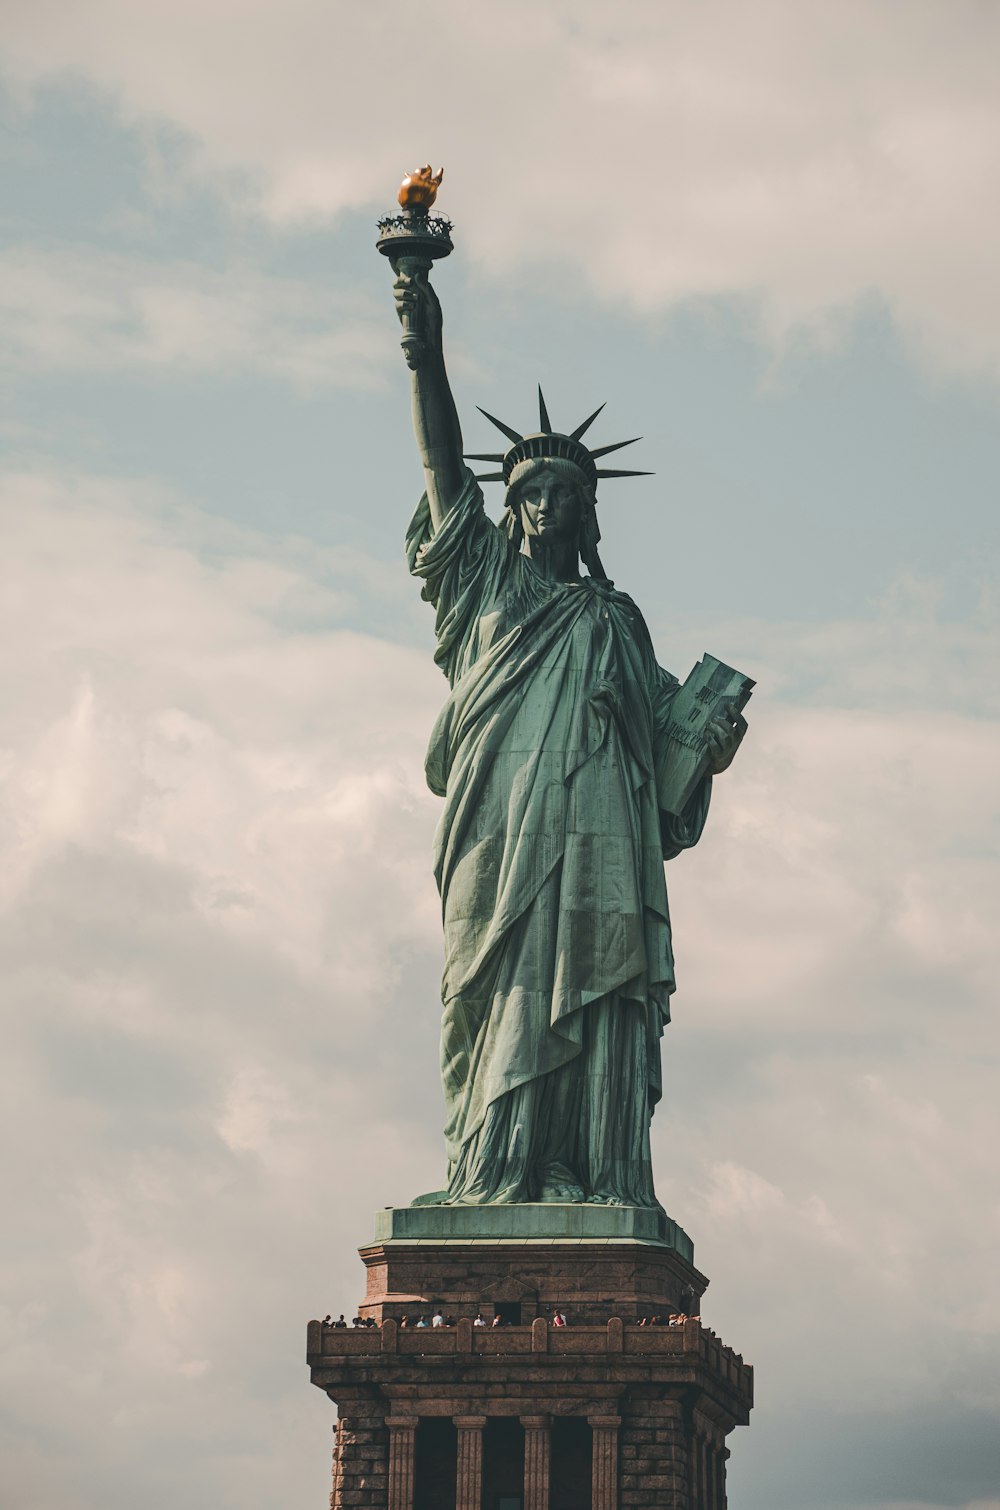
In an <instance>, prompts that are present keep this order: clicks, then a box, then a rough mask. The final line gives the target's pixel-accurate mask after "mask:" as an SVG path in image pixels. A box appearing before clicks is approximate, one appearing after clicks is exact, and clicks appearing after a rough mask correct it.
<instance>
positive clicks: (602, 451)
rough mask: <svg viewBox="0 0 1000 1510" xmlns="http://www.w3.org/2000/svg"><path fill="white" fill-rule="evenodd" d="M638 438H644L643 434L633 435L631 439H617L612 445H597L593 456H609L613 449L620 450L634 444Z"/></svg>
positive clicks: (592, 452)
mask: <svg viewBox="0 0 1000 1510" xmlns="http://www.w3.org/2000/svg"><path fill="white" fill-rule="evenodd" d="M637 440H642V436H641V435H633V437H632V439H631V440H616V441H615V443H614V445H611V446H595V447H594V449H593V450H592V451H591V453H590V454H591V456H594V457H597V456H607V455H608V454H609V453H610V452H611V451H620V450H621V448H622V446H634V445H635V443H636V441H637Z"/></svg>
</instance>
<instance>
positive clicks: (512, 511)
mask: <svg viewBox="0 0 1000 1510" xmlns="http://www.w3.org/2000/svg"><path fill="white" fill-rule="evenodd" d="M540 472H552V473H555V475H556V476H557V477H563V478H565V480H566V481H567V482H570V483H572V484H573V485H574V487H575V488H576V491H577V496H578V498H579V500H580V531H579V536H578V539H577V548H578V549H579V552H580V559H581V560H582V561H583V564H584V566H586V568H587V570H588V571H589V572H590V575H591V576H592V577H597V578H598V579H599V580H600V581H602V582H607V581H608V580H609V578H608V574H607V572H606V571H605V570H604V566H603V563H602V561H601V558H600V555H599V554H598V550H597V545H598V542H599V540H600V538H601V529H600V525H599V524H598V523H597V492H596V489H595V488H594V487H593V486H592V484H591V483H590V481H589V480H588V478H587V476H586V474H585V473H584V472H583V471H582V470H581V468H580V467H578V466H577V465H576V463H575V462H572V461H568V460H566V458H565V457H562V456H533V457H531V458H529V459H528V460H527V461H519V462H518V464H517V466H516V467H515V468H514V470H513V471H512V472H511V474H510V481H509V482H508V484H507V496H506V499H505V500H504V501H505V503H506V506H507V511H508V512H507V533H508V535H509V536H510V539H511V540H512V542H513V544H514V547H515V549H516V550H520V549H521V546H522V544H523V542H524V521H523V519H522V518H521V499H520V491H521V488H522V487H523V486H524V484H525V483H526V482H528V481H529V480H530V479H531V478H532V477H537V476H538V474H539V473H540Z"/></svg>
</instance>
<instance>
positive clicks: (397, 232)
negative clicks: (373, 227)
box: [375, 163, 454, 371]
mask: <svg viewBox="0 0 1000 1510" xmlns="http://www.w3.org/2000/svg"><path fill="white" fill-rule="evenodd" d="M443 177H444V169H443V168H441V169H440V170H439V171H438V172H437V173H432V172H431V166H430V163H427V165H426V166H425V167H423V168H418V169H417V170H416V172H414V173H408V174H407V176H406V177H405V178H404V179H403V182H402V184H401V185H400V188H399V194H398V195H397V198H398V200H399V203H400V206H401V210H402V213H401V214H399V215H386V216H384V217H383V218H382V219H381V220H380V221H379V223H378V241H377V242H376V243H375V245H376V246H377V247H378V249H379V251H380V252H381V253H382V256H383V257H388V259H389V262H390V264H391V266H392V270H393V272H394V273H395V274H396V276H397V277H398V276H399V275H400V274H401V273H402V274H403V275H404V276H406V277H412V276H413V275H414V274H415V273H429V272H430V269H431V263H432V262H434V261H436V260H437V258H438V257H447V256H448V254H449V253H450V252H452V251H453V250H454V248H453V246H452V244H451V221H450V220H445V219H444V218H443V216H441V215H431V214H430V213H429V211H430V208H431V206H432V205H433V203H434V200H435V199H436V197H437V191H438V188H439V186H440V183H441V180H442V178H443ZM402 323H403V336H402V340H401V341H400V345H401V346H402V348H403V355H404V357H405V358H406V365H407V367H409V368H410V369H411V371H412V370H415V369H416V368H417V367H419V366H420V363H421V361H422V359H423V356H424V352H425V349H426V348H425V346H424V336H423V332H422V331H421V330H420V329H419V328H418V326H419V320H418V318H417V316H415V315H413V314H410V313H409V312H407V313H404V315H403V321H402Z"/></svg>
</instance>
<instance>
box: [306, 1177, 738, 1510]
mask: <svg viewBox="0 0 1000 1510" xmlns="http://www.w3.org/2000/svg"><path fill="white" fill-rule="evenodd" d="M497 1212H503V1213H504V1215H502V1216H499V1217H498V1216H496V1215H495V1213H497ZM414 1213H417V1214H416V1215H414ZM428 1213H429V1215H428ZM651 1215H652V1214H650V1213H636V1212H631V1213H630V1212H629V1211H628V1210H622V1209H618V1210H613V1209H612V1208H600V1207H592V1208H586V1207H572V1208H567V1207H555V1208H548V1216H547V1217H546V1216H545V1209H544V1208H542V1209H541V1211H540V1210H539V1208H536V1207H528V1208H518V1207H507V1208H492V1209H491V1210H490V1211H489V1214H488V1216H487V1218H486V1221H485V1222H484V1221H483V1220H482V1218H483V1211H482V1209H480V1210H479V1211H478V1213H477V1212H475V1211H474V1209H473V1208H464V1209H463V1208H452V1209H450V1212H449V1211H448V1210H446V1209H445V1208H440V1207H438V1208H421V1207H412V1208H406V1209H405V1211H402V1212H388V1213H386V1212H383V1213H380V1215H379V1219H378V1223H377V1233H378V1238H377V1240H376V1241H375V1242H373V1243H369V1244H367V1245H366V1246H365V1247H364V1248H362V1249H361V1250H360V1252H361V1258H362V1260H363V1262H364V1265H365V1269H366V1275H367V1290H366V1295H365V1299H364V1301H363V1303H362V1305H361V1307H360V1313H361V1314H362V1315H363V1316H370V1317H371V1318H373V1320H374V1321H375V1322H376V1325H375V1326H373V1327H370V1328H360V1329H349V1330H346V1331H345V1330H337V1329H331V1328H325V1327H323V1326H321V1324H320V1323H319V1322H310V1324H309V1333H308V1362H309V1365H310V1368H311V1371H312V1381H313V1383H314V1384H316V1385H317V1386H318V1387H319V1388H320V1389H323V1390H325V1391H326V1393H327V1394H328V1395H329V1397H330V1399H331V1400H333V1401H334V1402H335V1403H336V1404H337V1406H338V1408H339V1412H340V1422H339V1425H338V1430H337V1448H336V1453H335V1463H334V1487H333V1495H332V1497H331V1506H332V1510H640V1507H641V1510H668V1507H669V1510H725V1505H726V1492H725V1465H726V1459H727V1457H728V1452H727V1450H726V1446H725V1439H726V1437H727V1435H728V1433H729V1432H730V1431H732V1429H733V1428H734V1427H735V1426H736V1425H739V1424H744V1423H746V1421H747V1420H748V1418H749V1412H750V1409H751V1406H752V1403H753V1371H752V1369H751V1368H750V1367H749V1365H747V1364H745V1363H744V1362H743V1359H742V1358H741V1357H740V1356H739V1355H738V1354H736V1353H734V1352H733V1351H732V1350H731V1349H729V1348H727V1347H725V1346H724V1345H723V1344H722V1343H721V1342H720V1340H719V1339H718V1338H717V1337H716V1336H715V1334H714V1333H713V1332H712V1331H711V1330H709V1329H708V1328H706V1327H705V1326H703V1325H702V1324H701V1322H700V1321H697V1320H694V1319H689V1320H688V1321H686V1322H685V1323H683V1324H682V1325H680V1326H673V1327H671V1326H668V1325H640V1324H639V1323H640V1321H641V1320H642V1318H644V1317H646V1318H648V1317H651V1316H654V1315H658V1316H660V1317H661V1318H662V1320H663V1321H665V1320H666V1318H667V1317H668V1315H669V1314H670V1313H671V1312H687V1313H688V1314H689V1315H692V1314H697V1312H698V1309H699V1306H700V1299H701V1295H702V1293H703V1292H704V1290H705V1287H706V1285H707V1280H706V1279H705V1276H704V1275H702V1274H700V1273H699V1272H698V1271H697V1269H695V1268H694V1265H693V1262H692V1257H693V1255H692V1252H691V1245H690V1240H689V1239H688V1238H687V1236H686V1234H684V1233H683V1232H681V1229H679V1228H677V1227H676V1226H675V1225H674V1224H673V1223H667V1224H666V1225H663V1224H662V1223H661V1224H660V1225H659V1226H658V1229H657V1230H658V1232H659V1234H660V1235H659V1236H649V1237H645V1238H643V1237H640V1236H638V1235H636V1233H637V1231H639V1230H640V1229H641V1228H642V1220H641V1219H644V1218H647V1217H650V1216H651ZM470 1216H471V1217H475V1216H478V1217H479V1219H480V1220H479V1222H478V1227H479V1230H480V1231H481V1230H482V1227H483V1226H484V1225H488V1224H492V1225H493V1227H494V1231H491V1232H489V1233H488V1234H487V1235H485V1236H479V1237H475V1236H472V1235H471V1231H472V1228H473V1226H474V1225H475V1224H474V1223H473V1222H472V1221H471V1220H470ZM591 1223H592V1224H594V1225H593V1226H588V1224H591ZM567 1224H569V1225H572V1226H575V1227H576V1228H578V1229H580V1230H579V1231H578V1232H577V1233H575V1234H574V1235H565V1233H566V1228H567ZM500 1227H503V1229H504V1232H505V1234H506V1235H499V1230H500ZM545 1227H547V1228H548V1234H547V1235H546V1234H545V1233H544V1232H543V1231H541V1230H540V1229H541V1228H545ZM428 1230H434V1231H435V1232H436V1234H437V1235H436V1236H415V1235H414V1233H415V1232H420V1231H424V1232H427V1231H428ZM646 1230H649V1229H648V1228H647V1229H646ZM599 1232H600V1233H601V1235H598V1234H599ZM449 1233H451V1234H452V1235H448V1234H449ZM560 1233H563V1234H564V1235H558V1234H560ZM581 1233H582V1234H584V1235H581ZM609 1233H610V1235H609ZM615 1233H617V1234H618V1235H615ZM456 1234H457V1235H456ZM553 1234H556V1235H553ZM622 1234H626V1235H622ZM437 1311H440V1312H441V1313H442V1314H443V1315H444V1316H445V1317H446V1318H452V1319H453V1321H454V1325H451V1326H444V1327H430V1326H427V1327H418V1326H417V1325H416V1324H415V1323H416V1322H417V1321H418V1320H419V1319H420V1317H422V1316H425V1317H426V1318H427V1320H428V1321H430V1319H431V1317H432V1316H433V1315H434V1313H435V1312H437ZM557 1312H559V1313H561V1314H563V1315H564V1316H565V1318H566V1323H567V1324H566V1325H565V1326H559V1325H554V1324H553V1318H554V1316H555V1314H556V1313H557ZM477 1315H479V1316H481V1317H482V1319H483V1321H484V1322H485V1325H475V1324H474V1322H475V1318H476V1317H477ZM497 1316H499V1317H500V1318H501V1320H502V1322H503V1324H502V1325H498V1326H494V1325H493V1324H492V1323H493V1320H494V1318H495V1317H497Z"/></svg>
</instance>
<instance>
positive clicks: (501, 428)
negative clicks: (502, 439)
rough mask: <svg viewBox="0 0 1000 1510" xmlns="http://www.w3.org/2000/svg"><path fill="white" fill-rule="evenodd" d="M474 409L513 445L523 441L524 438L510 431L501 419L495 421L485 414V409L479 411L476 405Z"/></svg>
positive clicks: (492, 416)
mask: <svg viewBox="0 0 1000 1510" xmlns="http://www.w3.org/2000/svg"><path fill="white" fill-rule="evenodd" d="M476 408H477V409H479V412H480V414H481V415H482V416H483V418H484V419H488V420H489V422H490V424H491V425H496V427H497V429H498V430H499V431H500V432H501V434H503V435H506V436H507V438H508V439H509V440H512V441H513V442H514V444H515V445H516V444H517V442H518V441H519V440H523V439H524V436H523V435H519V434H518V432H517V431H516V430H512V429H511V428H510V425H505V424H504V422H503V420H502V419H497V418H496V417H495V416H494V415H492V414H487V412H486V410H485V409H480V408H479V405H478V404H477V405H476Z"/></svg>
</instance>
